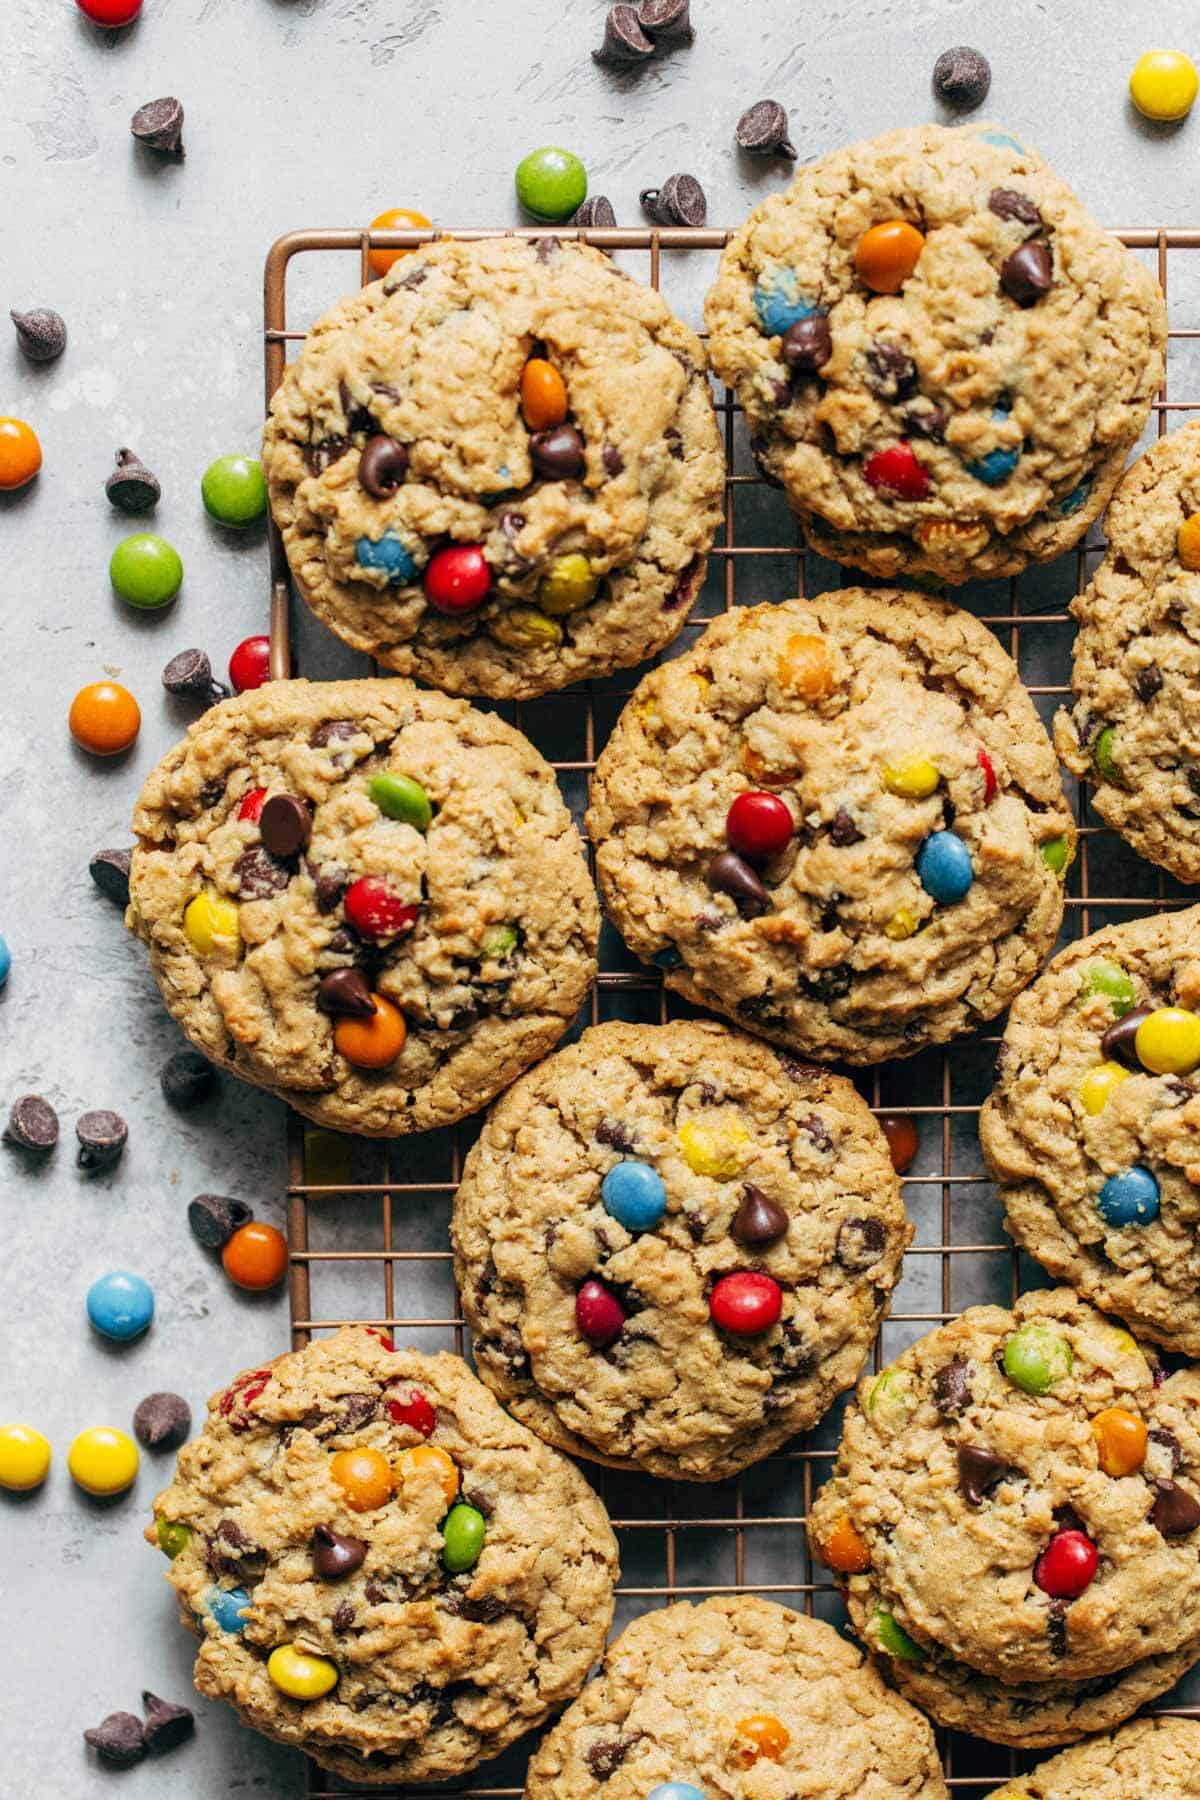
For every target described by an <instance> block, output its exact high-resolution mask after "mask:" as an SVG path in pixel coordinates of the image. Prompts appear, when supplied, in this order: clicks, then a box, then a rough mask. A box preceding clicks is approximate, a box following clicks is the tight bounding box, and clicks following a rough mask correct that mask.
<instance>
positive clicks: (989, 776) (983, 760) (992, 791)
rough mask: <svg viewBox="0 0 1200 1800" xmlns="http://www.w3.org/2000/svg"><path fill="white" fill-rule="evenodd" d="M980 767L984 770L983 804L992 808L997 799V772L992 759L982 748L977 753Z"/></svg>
mask: <svg viewBox="0 0 1200 1800" xmlns="http://www.w3.org/2000/svg"><path fill="white" fill-rule="evenodd" d="M975 755H976V759H977V761H978V763H979V767H980V768H981V769H982V770H983V804H984V805H985V806H990V805H991V804H992V801H993V800H994V799H995V798H996V770H995V766H994V764H993V762H992V759H991V757H990V756H989V755H988V753H987V751H986V750H984V749H983V748H982V747H981V748H980V749H978V750H977V751H976V752H975Z"/></svg>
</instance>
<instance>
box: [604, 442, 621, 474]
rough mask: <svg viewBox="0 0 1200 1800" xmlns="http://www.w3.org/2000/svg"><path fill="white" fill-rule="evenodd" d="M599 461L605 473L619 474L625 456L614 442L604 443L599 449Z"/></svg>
mask: <svg viewBox="0 0 1200 1800" xmlns="http://www.w3.org/2000/svg"><path fill="white" fill-rule="evenodd" d="M600 461H601V462H602V463H603V464H604V473H605V474H606V475H619V474H620V473H621V471H622V469H623V468H624V467H625V458H624V457H623V456H622V455H621V452H620V451H619V450H618V449H617V446H616V445H615V444H605V445H604V446H603V448H602V449H601V451H600Z"/></svg>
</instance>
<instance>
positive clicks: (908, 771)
mask: <svg viewBox="0 0 1200 1800" xmlns="http://www.w3.org/2000/svg"><path fill="white" fill-rule="evenodd" d="M941 779H942V778H941V775H940V774H939V773H938V770H937V767H936V765H935V764H933V763H931V762H930V760H929V758H928V757H927V756H906V757H905V759H904V761H903V762H898V763H889V764H888V765H887V767H886V768H885V769H884V771H883V785H884V787H885V788H886V789H887V791H888V793H889V794H898V795H899V796H900V798H901V799H902V800H927V799H928V798H929V796H930V794H932V793H933V792H934V791H935V789H936V788H937V785H938V782H939V781H940V780H941Z"/></svg>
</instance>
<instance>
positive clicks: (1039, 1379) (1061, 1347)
mask: <svg viewBox="0 0 1200 1800" xmlns="http://www.w3.org/2000/svg"><path fill="white" fill-rule="evenodd" d="M1074 1366H1075V1355H1074V1352H1073V1351H1072V1349H1071V1346H1070V1344H1069V1343H1068V1342H1067V1340H1066V1338H1064V1337H1060V1336H1059V1334H1058V1332H1057V1331H1054V1330H1052V1328H1051V1327H1050V1326H1049V1325H1043V1324H1041V1323H1040V1322H1039V1321H1038V1320H1036V1319H1031V1320H1030V1322H1029V1323H1028V1324H1027V1325H1020V1326H1018V1328H1017V1330H1016V1331H1014V1332H1011V1333H1010V1334H1009V1336H1008V1337H1007V1338H1006V1339H1005V1340H1004V1373H1005V1374H1006V1375H1007V1376H1008V1379H1009V1380H1010V1381H1011V1382H1012V1384H1013V1386H1014V1387H1019V1388H1021V1389H1022V1390H1023V1392H1025V1393H1026V1394H1048V1393H1049V1392H1050V1389H1051V1388H1052V1387H1054V1386H1055V1385H1056V1384H1057V1383H1058V1382H1060V1381H1065V1380H1066V1378H1067V1376H1068V1375H1069V1374H1070V1373H1071V1370H1072V1369H1073V1368H1074Z"/></svg>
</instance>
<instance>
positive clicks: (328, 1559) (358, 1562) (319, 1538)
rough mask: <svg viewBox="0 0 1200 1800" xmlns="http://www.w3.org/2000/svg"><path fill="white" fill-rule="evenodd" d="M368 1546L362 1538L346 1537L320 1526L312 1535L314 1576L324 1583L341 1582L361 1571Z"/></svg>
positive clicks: (327, 1527)
mask: <svg viewBox="0 0 1200 1800" xmlns="http://www.w3.org/2000/svg"><path fill="white" fill-rule="evenodd" d="M366 1555H367V1546H366V1544H365V1543H364V1542H363V1540H362V1538H358V1537H344V1536H343V1535H342V1533H341V1532H340V1531H333V1530H332V1529H331V1528H330V1527H329V1526H328V1525H318V1526H317V1528H316V1530H315V1531H314V1532H313V1534H312V1566H313V1574H314V1575H319V1576H320V1577H321V1579H322V1580H323V1581H341V1580H343V1579H344V1578H345V1577H346V1576H347V1575H353V1573H354V1571H355V1569H361V1568H362V1565H363V1563H364V1562H365V1560H366Z"/></svg>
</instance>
